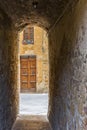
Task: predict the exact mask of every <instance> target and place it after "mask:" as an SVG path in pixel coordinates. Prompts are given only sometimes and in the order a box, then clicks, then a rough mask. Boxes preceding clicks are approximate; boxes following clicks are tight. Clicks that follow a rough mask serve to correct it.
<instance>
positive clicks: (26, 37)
mask: <svg viewBox="0 0 87 130" xmlns="http://www.w3.org/2000/svg"><path fill="white" fill-rule="evenodd" d="M23 44H25V45H27V44H34V27H27V28H25V29H24V31H23Z"/></svg>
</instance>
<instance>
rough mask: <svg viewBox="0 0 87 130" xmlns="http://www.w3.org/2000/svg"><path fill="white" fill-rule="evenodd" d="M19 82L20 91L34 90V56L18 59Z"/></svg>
mask: <svg viewBox="0 0 87 130" xmlns="http://www.w3.org/2000/svg"><path fill="white" fill-rule="evenodd" d="M20 82H21V89H22V90H29V89H32V88H36V56H21V57H20Z"/></svg>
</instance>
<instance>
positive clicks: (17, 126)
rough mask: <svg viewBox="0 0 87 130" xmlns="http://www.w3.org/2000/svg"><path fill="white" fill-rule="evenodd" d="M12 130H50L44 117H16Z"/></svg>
mask: <svg viewBox="0 0 87 130" xmlns="http://www.w3.org/2000/svg"><path fill="white" fill-rule="evenodd" d="M12 130H51V128H50V125H49V121H48V120H47V118H46V116H38V115H36V116H24V115H20V116H18V118H17V120H16V121H15V123H14V125H13V128H12Z"/></svg>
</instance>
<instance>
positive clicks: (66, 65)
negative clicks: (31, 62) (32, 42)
mask: <svg viewBox="0 0 87 130" xmlns="http://www.w3.org/2000/svg"><path fill="white" fill-rule="evenodd" d="M49 59H50V68H49V71H50V73H49V76H50V81H49V83H50V85H49V87H50V103H49V116H48V117H49V120H50V123H51V126H52V128H53V130H87V102H86V99H87V0H79V1H78V2H77V3H76V5H74V6H73V5H71V6H70V8H69V10H67V12H66V13H65V15H64V16H63V17H62V18H61V20H60V21H59V23H57V24H56V25H55V27H54V28H52V30H50V32H49Z"/></svg>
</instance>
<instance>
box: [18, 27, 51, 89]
mask: <svg viewBox="0 0 87 130" xmlns="http://www.w3.org/2000/svg"><path fill="white" fill-rule="evenodd" d="M26 28H28V27H26ZM23 33H24V32H23V31H22V32H21V33H20V35H19V61H20V56H25V55H26V56H36V92H48V84H49V79H48V78H49V75H48V73H49V63H48V38H47V34H46V32H45V30H43V29H42V28H40V27H37V26H34V43H33V44H23ZM19 63H20V62H19ZM20 64H21V63H20ZM19 68H20V67H19ZM19 79H20V78H19ZM20 80H21V79H20ZM20 88H21V84H20ZM27 90H28V89H27Z"/></svg>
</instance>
